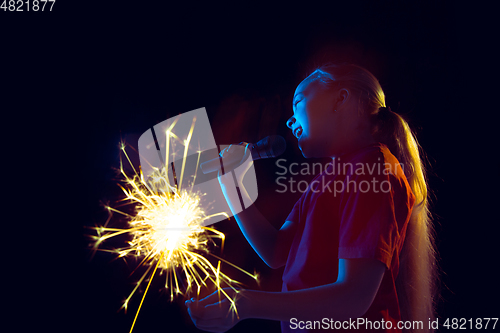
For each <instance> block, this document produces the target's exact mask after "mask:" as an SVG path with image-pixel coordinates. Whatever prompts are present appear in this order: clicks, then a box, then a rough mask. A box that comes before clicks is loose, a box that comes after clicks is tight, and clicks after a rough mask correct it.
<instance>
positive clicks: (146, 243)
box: [92, 120, 258, 332]
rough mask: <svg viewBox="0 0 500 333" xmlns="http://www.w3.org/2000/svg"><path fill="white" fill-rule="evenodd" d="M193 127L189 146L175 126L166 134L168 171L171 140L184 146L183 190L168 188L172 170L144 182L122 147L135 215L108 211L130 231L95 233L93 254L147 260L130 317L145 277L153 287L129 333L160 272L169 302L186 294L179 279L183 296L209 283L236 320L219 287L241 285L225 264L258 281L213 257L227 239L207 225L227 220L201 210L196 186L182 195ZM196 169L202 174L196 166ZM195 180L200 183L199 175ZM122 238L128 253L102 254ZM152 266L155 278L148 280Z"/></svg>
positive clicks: (233, 306)
mask: <svg viewBox="0 0 500 333" xmlns="http://www.w3.org/2000/svg"><path fill="white" fill-rule="evenodd" d="M194 122H195V120H193V124H192V126H191V129H190V132H189V135H188V137H187V139H186V140H180V139H179V138H178V137H177V136H176V135H175V134H173V133H172V131H171V130H172V128H173V126H174V125H175V123H173V124H172V125H171V126H170V128H169V129H168V130H167V131H166V134H167V136H166V144H167V146H166V151H167V154H166V159H165V162H166V163H165V166H168V165H169V164H168V156H169V149H170V148H169V146H170V143H171V142H170V137H171V136H172V137H173V138H175V139H177V140H178V141H181V142H183V144H184V146H185V149H184V161H183V163H182V170H181V174H180V179H181V181H180V182H179V188H177V187H175V186H172V185H171V184H170V183H169V177H168V174H167V171H168V170H167V169H166V168H165V167H162V168H161V169H158V168H155V171H154V172H153V174H152V175H151V176H150V177H149V178H148V180H145V179H144V175H143V174H142V170H140V172H139V173H137V171H136V169H135V168H134V167H133V165H132V162H131V161H130V158H129V156H128V155H127V152H126V149H125V148H126V146H125V144H124V143H121V144H120V149H121V150H122V152H123V154H124V155H125V157H126V159H127V160H128V162H129V164H130V166H131V167H132V169H133V170H134V173H135V175H134V176H133V177H130V176H128V175H127V174H126V173H125V171H124V169H123V165H122V161H121V159H120V172H121V174H122V175H123V177H124V186H120V187H121V189H122V190H123V193H124V194H125V198H124V201H127V202H128V203H130V204H133V205H134V208H135V215H130V214H127V213H125V212H122V211H120V210H118V209H115V208H112V207H110V206H106V208H107V209H108V211H109V213H110V217H111V214H112V213H113V212H116V213H119V214H122V215H124V216H126V217H127V218H128V219H129V221H128V224H129V227H128V228H125V229H120V228H109V227H107V224H108V222H109V220H110V218H108V219H107V221H106V223H105V224H104V226H96V227H94V228H92V229H94V230H96V233H97V236H92V237H93V239H94V240H95V243H94V252H95V251H96V250H101V251H107V252H113V253H116V254H117V255H118V257H126V256H138V257H139V256H140V257H143V259H142V261H141V263H140V264H139V265H138V267H140V266H143V265H145V266H149V267H148V268H147V270H146V272H145V273H144V274H143V275H142V276H141V277H140V279H139V281H138V282H137V285H136V286H135V288H134V289H133V290H132V292H131V293H130V295H129V296H128V297H127V298H126V299H125V301H124V302H123V305H122V308H123V309H124V310H125V311H126V310H127V307H128V304H129V301H130V299H131V298H132V296H133V295H134V294H135V292H136V291H137V289H138V288H139V286H140V285H141V284H142V282H143V281H144V280H146V277H148V276H149V282H148V284H147V287H146V290H145V292H144V294H143V297H142V300H141V302H140V304H139V308H138V309H137V312H136V315H135V318H134V321H133V323H132V327H131V329H130V332H132V330H133V328H134V325H135V323H136V320H137V317H138V315H139V311H140V309H141V306H142V304H143V302H144V299H145V297H146V294H147V292H148V290H149V286H150V284H151V281H152V280H153V277H154V276H155V274H156V271H157V270H158V269H160V271H162V272H165V273H166V274H165V288H167V289H170V297H171V300H173V298H174V292H175V294H183V291H181V287H180V285H179V281H180V280H181V279H182V280H184V279H185V281H186V284H187V287H185V290H184V292H185V293H190V292H192V291H194V290H193V289H194V287H196V293H197V294H199V293H200V290H201V288H202V286H203V287H206V286H207V282H211V283H212V284H213V285H214V286H215V287H216V289H217V291H218V293H219V298H220V294H223V295H224V296H225V297H226V298H227V299H228V300H229V301H230V302H231V307H230V308H231V311H232V313H233V315H234V314H236V315H237V316H238V312H237V309H236V303H235V299H231V297H230V296H229V295H228V294H227V293H226V292H225V291H224V290H223V289H222V287H221V285H222V284H225V285H227V286H229V287H231V288H232V289H233V290H235V291H237V290H236V288H235V287H234V285H236V284H239V282H238V281H235V280H233V279H231V278H230V277H228V276H227V275H226V274H224V273H222V272H221V262H224V263H227V264H229V265H231V266H233V267H235V268H237V269H239V270H240V271H242V272H244V273H246V274H247V275H249V276H251V277H252V278H253V279H255V280H258V276H257V274H250V273H248V272H246V271H244V270H243V269H241V268H239V267H237V266H236V265H233V264H231V263H229V262H227V261H226V260H224V259H222V258H220V257H219V256H216V255H214V254H211V253H210V252H209V249H208V243H209V242H211V243H214V244H215V242H214V239H220V240H221V251H222V249H223V247H224V238H225V236H224V234H223V233H222V232H220V231H218V230H216V229H214V228H210V227H206V226H203V222H204V221H205V220H207V219H209V218H211V217H213V216H215V215H224V216H226V217H229V216H228V215H227V214H226V213H223V212H222V213H218V214H214V215H206V214H205V212H204V209H203V207H202V206H201V205H200V194H198V193H193V192H192V188H193V187H192V186H191V187H190V190H184V189H180V184H182V178H183V176H184V167H185V159H186V154H187V147H188V145H189V141H190V138H191V134H192V132H193V128H194ZM199 153H200V152H198V154H199ZM198 163H199V155H198ZM196 169H198V165H197V168H196ZM194 178H196V174H195V175H194ZM123 234H129V235H132V240H131V241H129V242H128V245H129V246H128V247H125V248H121V249H115V250H106V249H98V247H99V246H100V245H101V244H102V242H103V241H105V240H106V239H109V238H112V237H115V236H118V235H123ZM203 254H208V255H211V256H212V257H214V258H216V259H217V261H218V263H217V267H214V265H212V263H211V262H210V261H209V260H208V259H207V258H206V257H205V256H204V255H203ZM153 266H154V269H153V272H152V273H151V274H149V272H150V271H151V268H152V267H153ZM134 271H135V270H134ZM179 272H181V273H179Z"/></svg>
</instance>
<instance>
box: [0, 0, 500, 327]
mask: <svg viewBox="0 0 500 333" xmlns="http://www.w3.org/2000/svg"><path fill="white" fill-rule="evenodd" d="M488 12H489V10H488V8H481V7H480V6H476V7H475V8H469V7H459V6H458V5H456V4H454V3H451V2H441V1H437V2H429V3H424V2H419V3H407V2H404V3H403V2H400V1H394V2H388V1H383V2H368V1H367V2H360V1H354V2H348V3H335V2H333V3H331V4H329V5H328V6H326V5H324V4H319V3H318V4H313V3H301V4H292V3H288V4H284V5H274V6H270V5H256V4H254V3H242V4H238V5H228V6H214V5H212V4H203V5H199V4H189V5H180V4H175V5H172V4H170V3H161V4H160V3H144V2H129V1H110V2H105V3H104V2H99V3H97V2H96V3H89V2H71V3H68V2H62V1H61V2H57V3H56V4H55V6H54V10H53V12H51V13H33V12H30V13H24V14H25V15H24V14H23V15H24V16H22V15H21V14H19V13H8V12H6V13H4V12H2V13H1V15H2V18H3V17H5V20H2V22H1V24H2V27H3V28H4V29H3V30H2V31H10V33H9V34H7V35H6V37H5V41H6V43H7V44H6V45H8V47H7V48H5V50H4V51H3V52H2V59H3V63H10V64H12V68H11V71H9V72H8V76H5V77H4V81H5V83H6V87H7V90H4V94H5V95H6V96H9V97H11V98H12V100H15V101H16V103H9V105H8V110H9V112H10V113H11V114H13V115H21V116H22V117H28V116H29V117H31V119H32V120H33V121H32V122H33V123H34V125H35V126H34V127H35V128H37V129H38V130H40V129H41V128H43V129H44V133H43V135H39V139H37V140H38V141H37V143H38V144H39V145H40V146H42V147H43V149H42V151H41V154H42V156H43V158H44V161H51V162H52V163H50V164H49V165H47V166H48V167H49V172H52V173H54V172H55V171H54V170H55V169H57V172H58V174H59V173H60V174H64V177H62V176H61V177H58V178H60V180H62V183H63V184H62V191H61V192H62V193H63V194H62V195H61V192H59V196H60V197H61V196H62V198H61V200H63V201H64V202H67V204H65V206H66V207H68V210H69V212H68V213H67V214H65V216H70V217H71V218H70V219H69V220H68V219H66V220H65V221H64V222H62V224H61V225H64V226H65V228H66V229H65V232H64V233H62V234H59V233H57V236H58V240H59V241H60V242H62V243H63V244H64V246H62V247H63V248H64V249H67V250H64V251H61V250H60V248H61V247H59V248H58V252H57V253H60V256H61V261H60V263H57V262H55V261H51V262H52V263H51V264H50V265H51V267H52V266H56V267H55V269H54V272H59V270H62V271H63V274H56V276H58V278H52V277H50V278H48V279H49V280H50V281H51V284H50V285H51V286H53V287H52V288H47V289H51V290H54V291H55V293H56V294H62V295H63V296H64V297H63V298H62V300H61V302H60V303H59V305H57V306H55V307H54V309H51V310H50V311H49V312H51V313H53V315H50V316H45V315H44V316H43V320H44V321H48V322H52V323H53V324H54V325H58V326H62V327H63V328H64V329H65V331H93V332H127V331H128V330H129V328H130V325H131V323H132V320H133V315H134V314H135V309H136V308H137V306H138V301H139V300H140V297H141V295H142V294H138V295H136V298H135V301H134V302H132V304H131V306H130V310H129V312H128V313H127V314H124V313H123V312H117V310H118V309H119V307H120V306H121V302H122V301H123V299H124V298H125V297H126V296H127V295H128V293H129V292H130V290H131V289H132V288H133V282H134V281H135V280H134V279H132V278H129V277H128V275H129V274H130V272H131V271H132V270H133V268H134V262H133V261H130V262H128V263H126V262H124V261H123V260H114V257H113V256H112V255H109V254H107V253H98V254H97V255H96V256H95V257H94V258H93V259H92V260H89V251H88V243H89V239H88V238H86V237H84V235H85V234H86V233H88V229H86V228H85V227H88V226H93V225H95V224H102V223H103V222H104V221H105V219H106V217H107V213H106V212H105V211H104V210H103V208H102V205H101V202H110V203H113V202H115V201H116V200H118V199H119V198H121V196H120V195H121V192H120V189H119V188H118V186H117V185H116V183H117V175H116V172H115V171H114V170H113V168H117V167H118V165H119V149H118V144H119V142H120V141H121V140H125V141H126V142H127V143H129V144H130V145H132V146H133V145H136V144H137V139H138V137H139V136H140V135H141V134H142V133H143V132H144V131H146V130H147V129H149V128H151V127H152V126H154V125H155V124H157V123H159V122H161V121H163V120H166V119H168V118H170V117H173V116H175V115H177V114H180V113H183V112H187V111H191V110H194V109H196V108H200V107H206V109H207V112H208V115H209V119H210V121H211V124H212V130H213V132H214V136H215V139H216V142H217V143H218V144H227V143H237V142H240V141H248V142H255V141H257V140H259V139H261V138H262V137H264V136H266V135H270V134H279V135H282V136H284V137H285V138H286V140H287V143H288V148H287V151H286V152H285V154H284V155H283V157H284V158H286V159H287V161H288V162H289V163H292V162H298V163H301V162H304V161H305V160H304V159H303V158H302V157H301V155H300V152H299V150H298V148H297V147H296V145H295V141H294V138H293V136H292V135H291V133H289V131H288V129H287V128H286V126H285V122H286V120H287V119H288V117H290V115H291V114H292V111H291V102H292V96H293V91H294V89H295V87H296V85H297V84H298V83H299V82H300V81H301V80H302V79H303V78H304V77H305V76H307V74H309V73H310V72H311V71H312V70H313V69H314V68H315V66H318V65H321V64H322V63H323V62H326V61H337V62H354V63H357V64H359V65H361V66H364V67H366V68H367V69H369V70H370V71H372V72H373V73H374V74H375V76H377V77H378V78H379V80H380V82H381V84H382V87H383V88H384V90H385V93H386V97H387V101H388V105H389V106H391V108H392V109H393V110H395V111H396V112H399V113H401V114H403V115H404V116H406V117H407V119H408V120H409V121H410V125H411V126H412V127H413V129H414V130H415V132H416V133H417V136H418V138H419V141H420V143H421V145H422V147H423V149H424V150H425V151H426V153H427V157H428V160H429V164H430V173H429V182H430V187H431V189H432V191H433V194H432V197H433V208H432V212H433V214H434V217H435V221H436V231H437V240H438V249H439V253H440V256H441V260H440V264H441V267H442V271H443V274H442V301H441V302H440V304H439V308H438V310H439V313H438V315H439V316H440V317H441V318H443V320H444V319H446V318H467V319H468V318H479V317H495V316H496V317H498V312H497V310H496V309H497V308H495V307H494V306H493V305H494V304H495V302H494V300H495V299H498V288H497V287H496V284H495V281H496V278H495V274H496V273H495V270H494V262H495V259H494V258H496V254H498V250H497V249H495V248H494V246H493V244H494V242H493V239H494V233H493V232H487V231H488V230H490V229H492V226H491V225H492V224H494V222H493V221H496V220H497V219H498V218H496V216H495V215H494V214H493V207H494V202H495V200H496V199H497V197H498V195H495V193H494V191H492V188H495V186H498V185H499V184H498V169H499V165H500V164H499V163H498V158H496V156H494V154H492V151H493V149H492V147H494V143H495V140H493V136H492V135H491V133H494V132H492V131H489V130H488V125H491V124H492V120H491V117H492V115H493V114H494V107H492V105H493V104H491V103H490V102H489V98H488V96H493V95H491V94H489V93H486V91H488V86H489V85H488V84H487V82H489V81H490V78H491V76H492V75H491V73H490V71H489V70H486V69H485V68H488V66H487V64H488V61H489V58H488V56H487V55H488V54H489V53H490V52H489V49H490V48H491V47H492V46H491V45H492V38H491V31H492V30H491V29H490V23H489V22H490V20H488V18H487V17H486V15H487V13H488ZM14 14H17V16H15V15H14ZM33 59H36V61H33ZM16 65H17V67H16ZM16 68H17V69H16ZM12 88H14V89H12ZM20 88H23V89H29V90H30V91H32V93H31V95H30V96H31V98H26V96H25V95H24V94H23V93H22V90H20ZM53 128H57V130H58V131H55V130H52V129H53ZM61 131H63V132H61ZM37 133H39V132H37ZM61 133H64V140H61V139H60V138H61ZM30 140H31V141H29V143H30V144H33V141H32V140H33V139H32V138H31V139H30ZM496 141H498V140H496ZM75 147H78V148H75ZM130 153H131V155H132V159H133V160H134V161H136V162H137V156H135V157H134V156H133V155H134V153H133V152H132V151H130ZM61 165H62V166H64V167H60V166H61ZM55 166H59V167H55ZM68 166H70V167H68ZM255 168H256V171H257V179H258V186H259V199H258V200H257V202H256V205H257V206H258V208H259V209H261V210H262V211H263V212H264V213H265V214H266V215H267V216H268V217H270V220H272V221H273V223H275V225H276V226H277V227H279V226H280V223H281V221H283V219H284V218H285V217H286V216H287V215H288V213H289V211H290V209H291V208H292V206H293V204H294V202H295V201H296V200H297V199H298V197H299V195H300V193H287V194H279V193H277V192H276V190H277V189H279V187H278V186H277V184H276V178H277V175H276V172H279V171H280V170H279V169H278V168H277V166H276V165H275V161H274V160H261V161H258V162H257V163H256V164H255ZM304 179H305V180H307V179H308V178H307V177H304ZM486 179H487V180H486ZM271 203H273V204H271ZM49 207H50V206H49ZM277 207H279V208H277ZM116 223H118V221H117V222H116ZM217 227H218V228H220V229H221V230H222V231H224V232H225V233H226V235H227V243H226V247H225V255H226V258H228V259H229V260H230V261H232V262H235V263H236V264H238V265H240V266H242V267H243V268H245V269H247V270H249V271H253V270H254V269H255V270H256V271H258V272H260V274H261V285H260V287H259V286H256V285H255V284H252V282H251V281H245V282H248V286H249V287H250V288H261V289H262V290H279V289H280V279H281V272H282V271H281V270H277V271H271V270H270V269H269V268H266V267H265V265H264V264H263V263H262V262H261V261H260V259H259V258H258V256H257V255H256V254H255V253H254V252H253V251H252V249H251V247H250V246H249V245H248V243H246V241H245V240H244V238H243V236H242V235H241V232H240V231H239V230H238V228H237V227H236V224H235V221H234V219H232V220H231V221H227V222H220V223H219V224H218V225H217ZM39 228H40V229H43V228H41V227H39ZM43 265H49V263H47V261H46V260H45V262H44V263H43ZM45 270H46V271H50V270H48V269H45ZM49 274H50V273H49ZM160 280H161V279H158V281H153V283H152V287H151V290H150V292H149V294H148V296H147V298H146V300H145V302H144V305H143V308H142V310H141V314H140V316H139V318H138V322H137V326H136V328H135V329H134V331H135V332H137V333H139V332H149V331H153V330H154V331H168V332H197V330H196V328H195V327H194V326H193V324H192V323H191V322H190V320H189V318H188V316H187V313H186V310H185V308H184V305H183V301H184V300H183V298H182V296H180V297H177V298H176V299H175V301H174V302H170V300H169V296H168V294H167V293H166V292H165V291H162V290H161V289H162V283H161V281H160ZM54 281H55V282H54ZM48 295H53V293H52V292H48ZM50 297H52V296H50ZM29 300H30V298H29V297H28V298H27V300H26V301H25V302H26V304H29ZM54 313H57V315H54ZM61 318H69V320H62V319H61ZM255 330H259V331H261V332H276V331H279V324H278V323H275V322H269V321H261V320H247V321H244V322H242V323H240V324H238V325H237V326H236V327H235V328H234V329H233V330H232V331H233V332H251V331H255ZM443 331H445V330H443Z"/></svg>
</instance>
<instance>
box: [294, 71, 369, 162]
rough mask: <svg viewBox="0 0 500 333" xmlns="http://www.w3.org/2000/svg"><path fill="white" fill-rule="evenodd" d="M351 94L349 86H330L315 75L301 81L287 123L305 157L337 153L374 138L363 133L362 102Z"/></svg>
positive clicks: (354, 147) (329, 155)
mask: <svg viewBox="0 0 500 333" xmlns="http://www.w3.org/2000/svg"><path fill="white" fill-rule="evenodd" d="M349 97H352V96H349V92H348V91H347V90H346V89H336V90H332V89H329V90H327V89H326V88H325V87H324V85H323V84H322V83H321V82H319V81H318V80H317V79H315V78H306V79H305V80H304V81H302V82H301V83H300V84H299V85H298V87H297V89H296V90H295V95H294V97H293V116H292V117H290V119H288V121H287V126H288V127H289V128H290V129H291V130H292V132H293V134H294V136H295V137H296V138H297V139H298V145H299V148H300V150H301V151H302V155H304V157H306V158H310V157H335V156H338V155H340V154H342V153H345V152H348V151H350V150H353V149H356V148H357V147H358V146H359V145H362V144H365V141H366V140H369V139H370V138H367V137H366V135H365V133H361V130H362V126H360V124H361V117H360V116H359V114H358V112H355V111H356V110H357V107H358V105H357V104H356V103H355V102H354V98H349ZM360 140H364V141H363V142H360Z"/></svg>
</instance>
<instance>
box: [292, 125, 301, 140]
mask: <svg viewBox="0 0 500 333" xmlns="http://www.w3.org/2000/svg"><path fill="white" fill-rule="evenodd" d="M293 135H295V137H296V138H297V139H298V138H300V136H301V135H302V127H300V126H299V127H297V128H296V129H295V130H294V131H293Z"/></svg>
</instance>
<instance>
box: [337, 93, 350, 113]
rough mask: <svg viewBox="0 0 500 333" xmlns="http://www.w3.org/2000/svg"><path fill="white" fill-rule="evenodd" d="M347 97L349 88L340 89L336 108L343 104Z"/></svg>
mask: <svg viewBox="0 0 500 333" xmlns="http://www.w3.org/2000/svg"><path fill="white" fill-rule="evenodd" d="M348 98H349V90H347V89H345V88H342V89H340V90H339V92H338V97H337V108H338V107H340V106H341V105H343V104H344V103H345V102H347V99H348Z"/></svg>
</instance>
